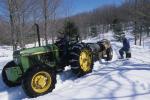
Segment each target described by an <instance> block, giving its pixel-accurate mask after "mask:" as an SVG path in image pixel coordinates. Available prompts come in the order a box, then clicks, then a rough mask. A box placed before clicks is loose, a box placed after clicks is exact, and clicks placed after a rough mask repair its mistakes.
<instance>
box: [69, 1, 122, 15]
mask: <svg viewBox="0 0 150 100" xmlns="http://www.w3.org/2000/svg"><path fill="white" fill-rule="evenodd" d="M68 1H70V2H71V5H72V8H73V10H72V11H71V15H75V14H77V13H81V12H87V11H91V10H93V9H95V8H97V7H101V6H104V5H109V4H115V5H120V4H121V3H122V2H123V1H124V0H68Z"/></svg>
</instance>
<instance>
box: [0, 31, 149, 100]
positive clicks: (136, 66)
mask: <svg viewBox="0 0 150 100" xmlns="http://www.w3.org/2000/svg"><path fill="white" fill-rule="evenodd" d="M104 38H108V39H109V40H112V42H111V44H112V46H113V50H114V52H113V53H114V57H113V60H112V61H109V62H105V61H102V62H99V61H97V62H95V63H94V69H93V72H92V73H89V74H87V75H85V76H83V77H81V78H76V77H75V75H74V74H73V73H72V72H71V71H70V70H69V69H70V67H69V66H68V67H66V68H65V71H64V72H63V73H60V74H58V75H57V84H56V88H55V89H54V90H53V92H51V93H48V94H46V95H43V96H40V97H37V98H28V97H27V96H26V94H25V93H24V92H23V90H22V88H21V86H19V87H14V88H8V87H6V86H5V84H4V83H3V82H2V77H1V75H0V85H1V87H0V100H18V99H19V100H20V99H22V100H149V98H150V60H149V59H150V38H146V39H145V46H144V47H143V46H135V45H133V37H132V35H129V34H128V33H127V38H129V39H130V40H131V44H132V46H131V48H132V50H131V52H132V58H131V59H129V60H118V56H119V54H118V50H119V49H120V48H121V46H122V44H121V43H119V42H115V41H114V39H113V37H112V32H111V31H110V32H108V33H107V34H105V36H104ZM99 39H100V36H98V37H94V38H88V39H86V40H84V42H96V41H98V40H99ZM11 59H12V48H11V47H9V46H0V69H1V70H2V68H3V66H4V65H5V64H6V63H7V62H8V61H10V60H11ZM1 70H0V73H1Z"/></svg>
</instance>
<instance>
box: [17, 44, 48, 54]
mask: <svg viewBox="0 0 150 100" xmlns="http://www.w3.org/2000/svg"><path fill="white" fill-rule="evenodd" d="M50 50H51V49H50V48H48V47H47V46H43V47H34V48H27V49H23V50H20V55H22V56H31V55H38V54H43V53H47V52H50Z"/></svg>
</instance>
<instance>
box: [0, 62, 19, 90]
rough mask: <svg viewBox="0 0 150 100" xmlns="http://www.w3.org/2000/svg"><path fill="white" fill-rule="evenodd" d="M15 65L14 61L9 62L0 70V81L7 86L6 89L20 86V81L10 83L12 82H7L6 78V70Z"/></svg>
mask: <svg viewBox="0 0 150 100" xmlns="http://www.w3.org/2000/svg"><path fill="white" fill-rule="evenodd" d="M15 66H16V64H15V62H14V61H10V62H8V63H7V64H6V65H5V66H4V68H3V70H2V79H3V82H4V83H5V84H6V85H7V86H8V87H15V86H18V85H20V84H21V81H19V80H18V81H16V82H12V81H9V80H8V78H7V75H6V69H7V68H11V67H15Z"/></svg>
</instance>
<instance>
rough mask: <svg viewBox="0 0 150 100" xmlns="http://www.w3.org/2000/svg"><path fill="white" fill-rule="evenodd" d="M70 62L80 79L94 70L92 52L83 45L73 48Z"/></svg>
mask: <svg viewBox="0 0 150 100" xmlns="http://www.w3.org/2000/svg"><path fill="white" fill-rule="evenodd" d="M69 62H70V65H71V69H72V71H73V72H74V73H75V74H76V75H77V76H78V77H81V76H83V75H85V74H87V73H90V72H92V69H93V55H92V51H91V50H90V49H89V48H88V47H87V46H86V45H85V44H83V43H80V44H77V45H75V46H73V47H72V51H71V53H70V61H69Z"/></svg>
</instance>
